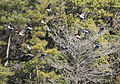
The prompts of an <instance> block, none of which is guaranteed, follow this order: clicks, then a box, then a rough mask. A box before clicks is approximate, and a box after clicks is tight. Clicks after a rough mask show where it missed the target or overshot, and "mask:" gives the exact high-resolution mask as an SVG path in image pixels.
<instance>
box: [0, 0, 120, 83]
mask: <svg viewBox="0 0 120 84" xmlns="http://www.w3.org/2000/svg"><path fill="white" fill-rule="evenodd" d="M50 3H51V4H52V12H48V11H46V10H45V8H46V7H47V6H48V4H50ZM71 4H72V5H71ZM118 7H120V0H65V1H64V0H0V10H1V11H0V32H1V31H2V30H6V29H5V27H4V24H9V23H12V24H13V25H14V26H15V27H16V28H18V29H23V28H24V24H26V23H30V24H31V26H32V27H33V28H34V30H33V31H32V39H27V40H25V42H23V43H20V45H21V48H22V49H24V50H25V51H26V53H27V52H28V51H29V49H27V48H26V46H27V45H28V44H27V42H30V43H32V44H34V46H32V47H31V53H32V54H33V55H34V56H35V58H34V59H33V60H31V61H29V62H23V66H24V67H23V69H21V70H20V71H19V72H15V74H14V73H12V72H11V68H9V67H8V68H6V67H3V66H0V83H1V84H4V83H6V82H7V80H8V76H12V77H13V78H14V77H16V78H15V79H14V81H11V82H12V83H13V84H14V83H15V84H17V83H18V82H19V81H21V83H23V82H24V81H25V83H30V82H32V83H36V82H37V81H43V83H44V84H69V83H70V82H69V80H67V79H66V78H65V77H64V75H63V74H64V73H63V72H62V71H61V70H60V69H56V68H55V67H53V66H52V65H51V62H50V61H49V60H52V61H53V62H55V63H67V62H68V60H67V59H66V58H65V57H64V56H63V55H61V53H60V51H58V49H57V48H56V46H54V47H52V48H49V47H46V46H47V45H48V44H49V42H51V40H50V41H49V40H48V39H46V38H45V37H46V29H47V28H48V27H49V26H51V25H52V24H49V25H43V24H42V23H41V20H42V19H43V18H46V22H49V21H52V20H53V21H56V22H57V23H56V24H55V26H56V28H62V26H64V25H66V24H67V25H68V26H69V28H70V30H71V31H72V32H73V33H77V31H78V30H79V29H88V30H89V31H90V32H91V35H90V36H88V37H90V38H93V37H94V34H97V32H98V31H99V27H98V24H100V25H102V26H107V21H108V19H109V17H113V18H115V17H116V16H115V14H116V12H119V11H120V9H118ZM69 9H70V10H69ZM79 12H80V13H83V12H85V13H88V14H87V17H86V18H85V19H84V20H82V19H80V18H79V17H77V14H78V13H79ZM53 24H54V23H53ZM107 28H108V29H109V28H110V27H109V26H107ZM114 32H115V33H116V35H110V34H109V33H107V34H105V35H104V36H102V37H101V38H100V39H98V40H97V41H98V42H99V43H101V44H103V45H104V47H103V48H105V47H106V46H107V43H109V42H111V41H116V40H118V39H119V38H120V31H117V30H114ZM0 34H1V33H0ZM0 36H1V35H0ZM3 36H7V34H6V35H3ZM50 37H51V36H50V35H49V38H50ZM41 38H42V39H41ZM13 44H14V43H12V45H11V46H12V48H14V46H13ZM1 45H2V46H6V45H7V41H6V40H3V39H0V46H1ZM16 50H17V49H16ZM13 51H15V50H14V49H13V50H11V52H13ZM39 52H43V53H46V54H48V56H46V57H45V58H43V59H42V60H41V61H38V59H39V57H40V55H39V54H38V53H39ZM4 53H5V52H4ZM13 53H14V55H17V52H13ZM98 53H99V52H98ZM12 55H13V54H11V53H10V56H12ZM46 59H47V60H46ZM107 60H108V58H106V57H105V56H101V57H100V59H99V60H97V61H96V62H95V64H94V65H95V66H96V67H98V68H99V69H100V70H101V71H105V70H108V69H109V68H108V67H103V66H102V65H106V64H109V62H108V61H107ZM10 63H11V64H12V62H10ZM11 66H12V65H11ZM36 67H38V69H37V68H36ZM48 67H49V68H48ZM51 68H52V70H47V69H51ZM57 71H58V72H61V73H60V74H57ZM30 73H31V74H32V75H33V77H32V79H30V78H29V76H25V75H26V74H29V75H30ZM36 74H38V75H36ZM13 75H14V76H13ZM19 75H20V76H19ZM24 76H25V77H24ZM23 78H24V81H22V79H23Z"/></svg>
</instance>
